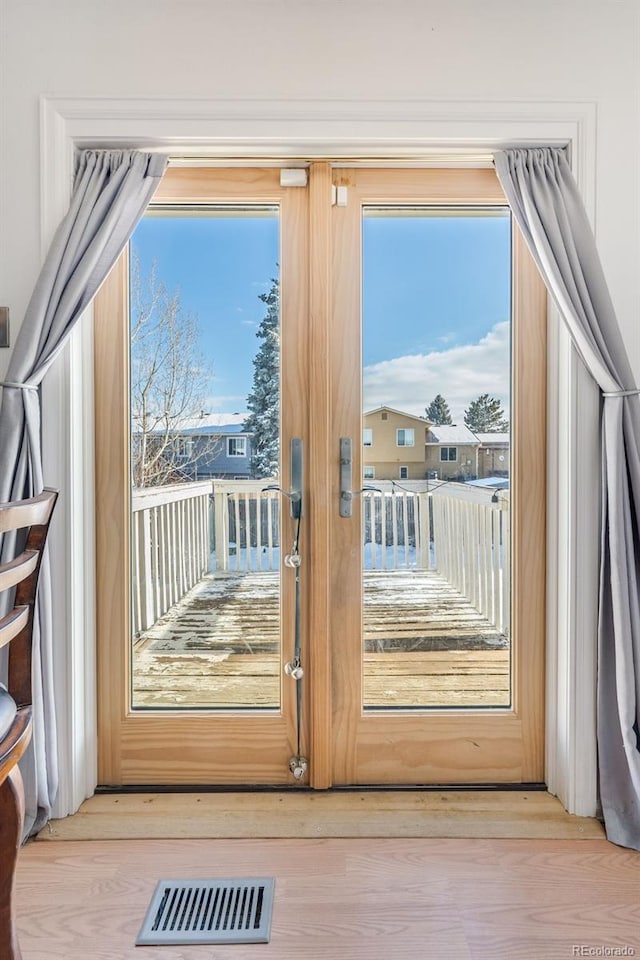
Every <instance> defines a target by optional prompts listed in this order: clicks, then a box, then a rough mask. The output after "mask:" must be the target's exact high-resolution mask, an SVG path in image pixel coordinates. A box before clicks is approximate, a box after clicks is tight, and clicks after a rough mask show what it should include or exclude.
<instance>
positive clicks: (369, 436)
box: [362, 427, 373, 447]
mask: <svg viewBox="0 0 640 960" xmlns="http://www.w3.org/2000/svg"><path fill="white" fill-rule="evenodd" d="M362 446H363V447H372V446H373V430H370V429H369V428H368V427H365V428H364V430H363V431H362Z"/></svg>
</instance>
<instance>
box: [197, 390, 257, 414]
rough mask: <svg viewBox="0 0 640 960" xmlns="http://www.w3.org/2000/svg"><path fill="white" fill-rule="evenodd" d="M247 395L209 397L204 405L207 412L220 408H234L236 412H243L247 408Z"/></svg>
mask: <svg viewBox="0 0 640 960" xmlns="http://www.w3.org/2000/svg"><path fill="white" fill-rule="evenodd" d="M246 405H247V397H246V394H232V393H229V394H220V395H218V396H213V397H207V398H206V400H205V401H204V403H203V404H202V406H203V409H205V410H216V409H217V408H219V407H227V406H229V407H231V406H232V407H234V409H235V410H239V411H242V410H244V409H245V408H246Z"/></svg>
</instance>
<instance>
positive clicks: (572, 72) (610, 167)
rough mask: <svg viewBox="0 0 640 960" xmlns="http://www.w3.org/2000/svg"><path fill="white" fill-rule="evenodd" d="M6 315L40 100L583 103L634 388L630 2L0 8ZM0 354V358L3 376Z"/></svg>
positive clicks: (252, 1) (176, 1)
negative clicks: (591, 110)
mask: <svg viewBox="0 0 640 960" xmlns="http://www.w3.org/2000/svg"><path fill="white" fill-rule="evenodd" d="M0 4H1V8H2V11H3V16H2V40H3V49H2V53H1V56H0V63H1V69H2V91H1V92H2V98H3V108H2V114H1V124H2V127H1V131H0V144H1V147H0V149H1V153H0V191H1V192H0V200H1V203H0V210H1V222H2V230H1V240H0V242H1V244H2V247H1V249H0V301H1V302H2V304H8V305H9V306H10V308H11V313H12V325H13V335H14V336H15V331H16V329H17V326H18V324H19V321H20V316H21V313H22V312H23V310H24V308H25V305H26V303H27V300H28V296H29V292H30V289H31V287H32V285H33V282H34V278H35V276H36V272H37V269H38V265H39V262H40V249H39V245H40V221H39V216H40V211H39V189H40V170H39V116H38V110H39V107H38V98H39V96H40V95H41V94H43V93H44V94H53V95H67V96H71V97H77V96H108V97H123V96H132V97H140V96H149V97H154V98H155V97H167V98H175V97H203V98H204V97H208V98H210V97H220V98H235V97H240V98H253V97H258V98H267V99H277V98H284V99H291V98H300V99H302V100H304V99H307V98H312V99H313V98H319V99H328V98H339V99H354V100H359V99H372V100H378V99H399V100H403V99H407V98H409V99H410V98H415V99H430V98H433V99H436V100H474V99H478V100H493V99H495V100H502V101H504V100H514V101H518V100H529V101H565V100H574V101H575V100H585V101H589V102H593V103H594V104H596V106H597V123H598V145H597V193H596V199H597V205H596V210H595V215H596V228H597V237H598V242H599V247H600V251H601V255H602V258H603V261H604V266H605V270H606V273H607V277H608V279H609V283H610V287H611V291H612V294H613V298H614V302H615V304H616V307H617V309H618V312H619V317H620V323H621V326H622V328H623V331H624V334H625V337H626V340H627V343H628V345H629V351H630V353H631V354H632V357H633V362H634V365H635V367H636V369H637V370H638V373H639V375H640V325H639V324H638V317H639V316H640V311H639V309H638V308H639V306H640V303H639V300H640V295H639V294H640V271H639V270H638V263H639V262H640V257H639V253H640V240H639V230H638V175H637V170H638V166H639V165H638V160H639V141H640V134H639V131H640V122H639V121H640V117H639V110H638V100H639V88H640V69H639V58H638V39H639V30H638V19H639V9H640V8H639V5H638V3H637V0H531V2H526V0H484V2H483V3H479V2H478V0H448V2H442V0H438V2H436V0H393V2H391V0H20V2H19V3H17V2H15V0H0ZM6 361H7V351H0V374H2V373H3V372H4V369H5V367H6Z"/></svg>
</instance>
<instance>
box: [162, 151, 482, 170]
mask: <svg viewBox="0 0 640 960" xmlns="http://www.w3.org/2000/svg"><path fill="white" fill-rule="evenodd" d="M323 162H324V163H327V162H328V163H331V164H332V165H333V166H334V167H340V166H347V165H351V164H359V165H372V166H375V165H379V164H381V163H393V164H408V163H421V164H433V165H434V166H435V165H439V166H442V165H446V164H452V165H454V164H455V165H456V166H462V165H469V166H474V167H478V166H492V165H493V153H491V152H487V153H484V152H483V153H430V154H429V153H424V154H420V153H419V154H397V153H395V154H371V153H368V154H354V155H348V156H342V155H336V154H335V153H331V154H314V155H313V156H310V155H309V154H306V155H296V156H289V155H287V154H284V155H283V154H277V153H272V154H266V155H264V156H257V155H255V156H254V155H252V154H245V155H243V156H238V155H235V156H220V155H217V156H211V155H209V156H196V155H194V156H186V155H185V156H171V155H170V156H169V164H170V165H171V166H175V167H178V166H184V167H188V166H221V165H224V164H230V163H236V164H244V165H247V166H248V165H251V164H272V165H273V166H278V167H280V166H286V165H288V164H298V165H300V166H307V165H310V164H312V163H323Z"/></svg>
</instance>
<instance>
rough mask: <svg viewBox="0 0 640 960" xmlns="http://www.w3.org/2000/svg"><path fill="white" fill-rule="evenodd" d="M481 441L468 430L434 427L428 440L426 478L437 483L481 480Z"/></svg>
mask: <svg viewBox="0 0 640 960" xmlns="http://www.w3.org/2000/svg"><path fill="white" fill-rule="evenodd" d="M479 448H480V441H479V440H478V438H477V437H476V435H475V433H473V432H472V431H471V430H470V429H469V427H466V426H464V424H463V425H462V426H457V424H443V425H442V426H440V425H436V424H434V425H433V426H430V427H429V430H428V432H427V440H426V466H427V476H428V477H429V478H430V479H438V480H473V479H475V477H477V476H478V450H479Z"/></svg>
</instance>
